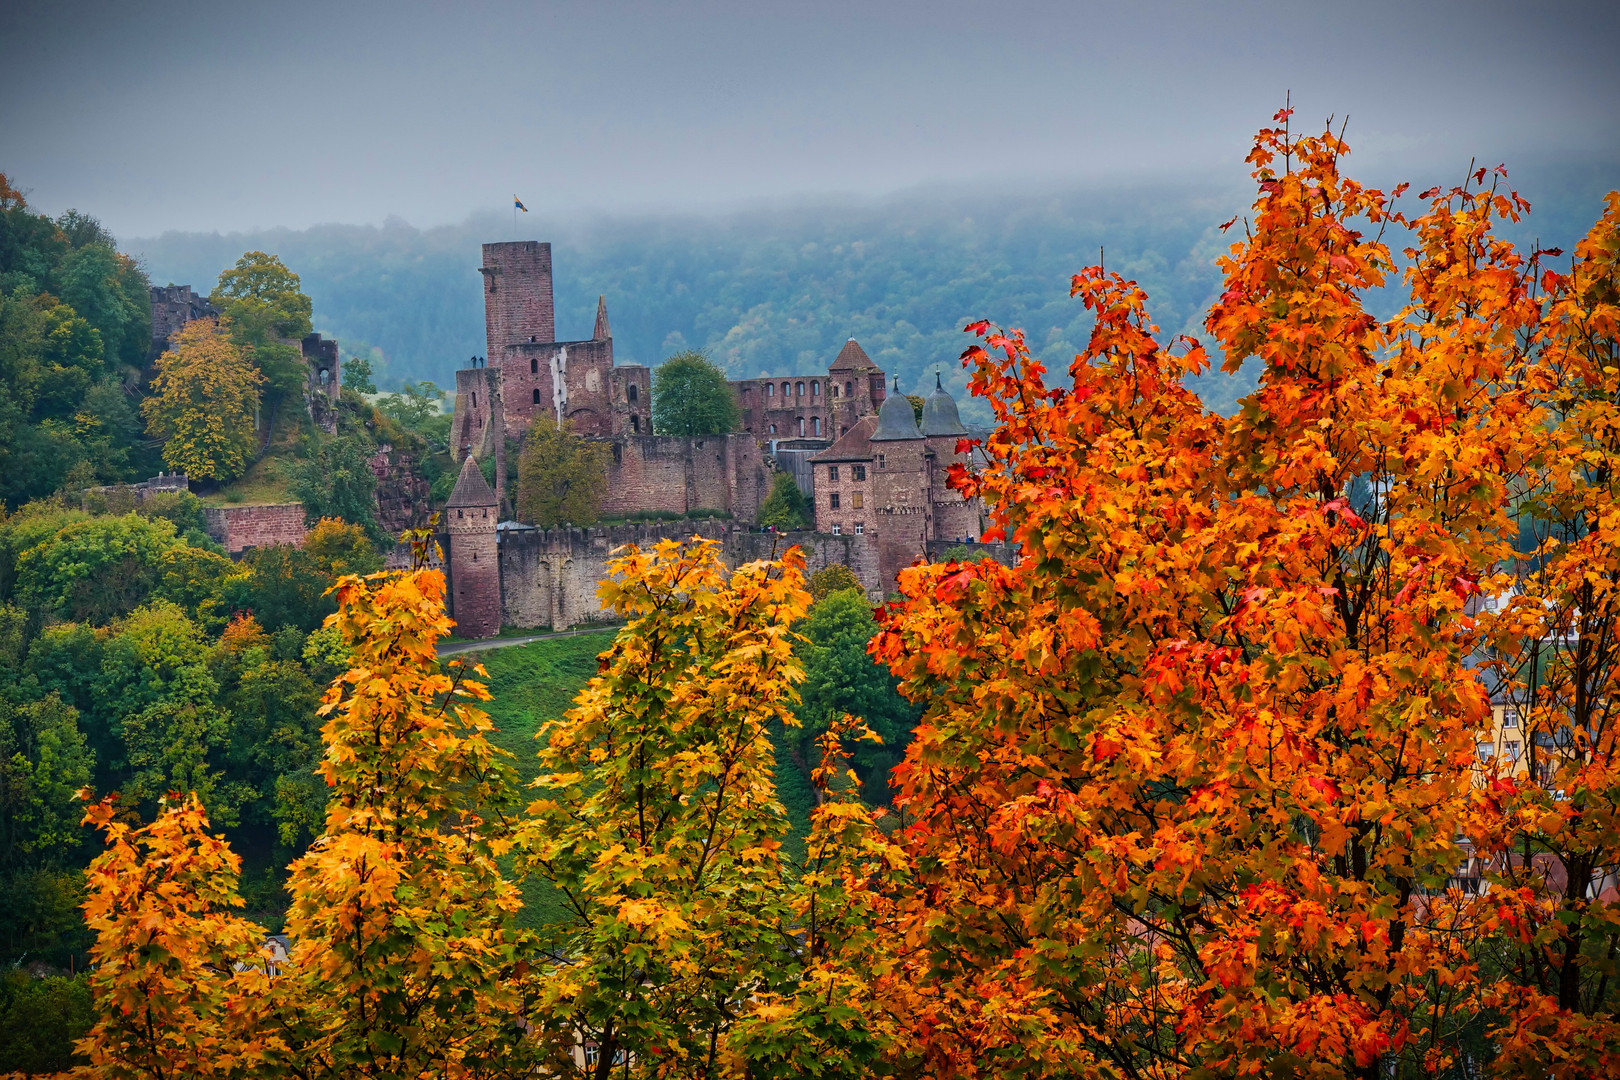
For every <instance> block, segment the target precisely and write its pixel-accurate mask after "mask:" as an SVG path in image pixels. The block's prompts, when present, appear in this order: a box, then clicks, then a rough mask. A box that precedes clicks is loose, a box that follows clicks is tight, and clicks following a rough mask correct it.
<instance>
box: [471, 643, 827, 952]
mask: <svg viewBox="0 0 1620 1080" xmlns="http://www.w3.org/2000/svg"><path fill="white" fill-rule="evenodd" d="M612 641H613V637H612V635H611V634H580V635H579V636H577V637H558V638H548V639H547V640H545V641H536V642H531V643H530V644H528V645H514V646H511V647H509V648H505V649H492V650H490V651H489V652H486V653H480V654H478V655H477V660H480V661H482V662H483V664H484V667H485V669H486V670H487V671H488V672H489V688H490V692H491V693H492V694H493V695H494V700H493V701H491V702H490V703H489V704H488V706H487V707H486V708H487V711H488V712H489V715H490V717H491V718H492V719H493V720H494V721H495V725H496V728H497V731H496V733H495V740H494V741H495V742H496V743H497V744H498V745H499V746H501V747H502V748H503V749H506V750H509V751H511V752H512V753H513V754H514V755H516V757H517V762H516V766H517V772H518V776H519V777H520V778H521V780H522V781H523V783H525V784H527V783H528V782H529V781H531V780H533V779H534V778H535V776H536V774H537V773H538V772H539V763H538V761H537V760H536V752H537V749H538V748H537V747H536V746H535V742H534V735H535V732H536V731H538V730H539V729H540V726H541V725H542V724H544V723H545V722H546V721H547V720H552V719H555V718H557V717H559V716H561V715H562V714H563V713H564V712H566V711H567V710H568V708H569V706H570V705H571V704H572V703H573V699H574V695H576V694H578V693H579V691H580V690H581V689H583V688H584V686H585V683H586V682H588V681H589V680H590V678H591V676H592V675H595V674H596V656H597V653H599V652H601V651H602V650H604V649H606V648H608V646H609V645H611V644H612ZM776 757H777V763H778V764H777V795H778V797H779V798H780V799H781V800H782V805H783V806H784V807H786V809H787V812H788V818H789V820H790V821H791V822H792V831H791V833H790V838H789V840H788V842H787V843H786V844H785V845H784V847H785V848H786V850H787V851H788V853H789V856H790V857H791V858H799V857H801V856H802V854H803V850H804V845H803V840H802V837H803V836H804V835H805V834H806V833H807V832H808V831H809V823H810V807H811V805H812V793H811V789H810V784H809V781H808V780H807V779H806V778H805V776H804V774H803V773H802V772H801V771H800V770H799V768H798V767H797V766H796V765H795V764H794V763H793V761H792V759H791V758H790V757H789V756H788V754H787V753H786V751H785V750H783V749H781V748H779V749H778V751H777V755H776ZM523 901H524V911H523V914H522V915H521V916H520V917H519V921H520V922H521V923H522V924H524V925H528V926H535V925H539V924H541V923H543V922H545V921H546V920H547V919H548V918H555V917H556V915H558V914H560V909H559V907H558V900H557V898H556V897H555V895H553V894H552V893H551V892H550V891H549V889H547V888H546V886H544V885H543V884H541V883H537V882H527V883H525V885H524V890H523Z"/></svg>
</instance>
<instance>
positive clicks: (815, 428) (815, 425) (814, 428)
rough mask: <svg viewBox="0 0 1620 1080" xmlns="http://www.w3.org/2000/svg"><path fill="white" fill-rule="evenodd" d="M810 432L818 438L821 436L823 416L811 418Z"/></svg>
mask: <svg viewBox="0 0 1620 1080" xmlns="http://www.w3.org/2000/svg"><path fill="white" fill-rule="evenodd" d="M810 434H812V435H814V436H815V437H816V438H818V439H819V438H821V417H819V416H812V417H811V418H810Z"/></svg>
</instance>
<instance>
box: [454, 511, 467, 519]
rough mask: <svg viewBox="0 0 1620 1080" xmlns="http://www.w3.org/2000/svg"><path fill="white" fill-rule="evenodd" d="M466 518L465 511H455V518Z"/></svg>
mask: <svg viewBox="0 0 1620 1080" xmlns="http://www.w3.org/2000/svg"><path fill="white" fill-rule="evenodd" d="M466 516H467V512H466V511H465V510H457V511H456V517H458V518H464V517H466Z"/></svg>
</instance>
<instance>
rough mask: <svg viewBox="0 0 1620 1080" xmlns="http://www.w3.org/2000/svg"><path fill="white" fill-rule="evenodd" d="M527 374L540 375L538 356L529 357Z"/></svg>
mask: <svg viewBox="0 0 1620 1080" xmlns="http://www.w3.org/2000/svg"><path fill="white" fill-rule="evenodd" d="M529 374H530V375H538V374H540V358H539V357H538V356H531V357H529Z"/></svg>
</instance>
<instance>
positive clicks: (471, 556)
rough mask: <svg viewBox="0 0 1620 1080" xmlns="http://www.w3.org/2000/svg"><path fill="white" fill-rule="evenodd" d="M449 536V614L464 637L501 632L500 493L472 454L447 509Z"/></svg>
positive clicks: (457, 479) (458, 479) (462, 464)
mask: <svg viewBox="0 0 1620 1080" xmlns="http://www.w3.org/2000/svg"><path fill="white" fill-rule="evenodd" d="M444 512H445V517H446V519H447V520H446V523H445V524H446V525H447V526H448V529H449V533H450V554H449V560H450V615H451V617H452V618H454V619H455V620H456V630H457V632H458V633H459V634H460V635H461V636H462V637H464V638H487V637H494V636H495V635H496V634H498V633H500V632H501V565H500V549H499V547H498V546H497V544H496V531H495V526H496V524H497V523H498V521H499V518H500V514H499V511H498V503H497V502H496V499H495V492H493V491H492V490H490V486H489V484H488V483H486V482H485V481H484V474H483V473H482V472H481V471H479V468H478V462H477V461H475V460H473V456H472V454H471V453H469V454H468V455H467V456H466V458H464V459H463V460H462V462H461V475H460V476H458V477H457V478H456V487H455V490H454V491H452V492H451V493H450V501H449V502H448V503H446V504H445V511H444Z"/></svg>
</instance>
